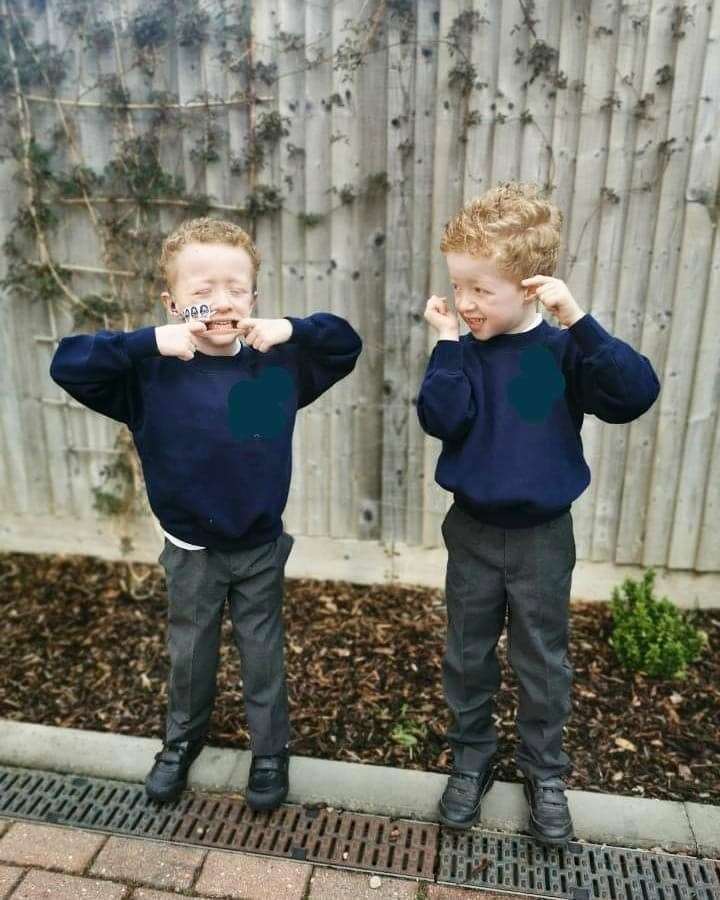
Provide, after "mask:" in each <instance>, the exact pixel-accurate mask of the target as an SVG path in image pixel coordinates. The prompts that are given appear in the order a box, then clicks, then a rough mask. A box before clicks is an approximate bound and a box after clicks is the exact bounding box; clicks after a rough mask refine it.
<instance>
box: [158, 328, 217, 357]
mask: <svg viewBox="0 0 720 900" xmlns="http://www.w3.org/2000/svg"><path fill="white" fill-rule="evenodd" d="M206 331H207V326H206V325H205V323H204V322H201V321H200V320H199V319H191V320H190V321H189V322H186V323H185V322H183V323H182V324H178V325H175V324H172V325H158V326H157V327H156V328H155V340H156V341H157V345H158V350H159V351H160V355H161V356H177V357H178V359H183V360H185V362H187V361H188V360H190V359H192V358H193V356H194V354H195V351H196V350H197V347H196V346H195V343H194V342H193V339H192V335H193V334H203V333H204V332H206Z"/></svg>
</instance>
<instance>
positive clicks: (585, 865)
mask: <svg viewBox="0 0 720 900" xmlns="http://www.w3.org/2000/svg"><path fill="white" fill-rule="evenodd" d="M437 880H438V882H442V883H445V884H462V885H464V886H466V887H477V888H489V889H492V890H496V891H508V892H514V893H520V892H521V893H524V894H537V895H539V896H543V897H548V896H549V897H564V898H570V900H635V898H637V900H720V861H715V860H709V859H708V860H698V859H695V858H694V857H692V856H675V855H672V854H663V853H650V852H645V851H641V850H623V849H619V848H617V847H608V846H606V845H602V846H600V845H599V844H579V843H576V842H570V843H569V844H567V846H566V847H565V848H550V847H546V846H545V845H543V844H540V843H537V842H536V841H533V840H532V839H531V838H525V837H522V836H521V835H507V834H500V833H497V832H490V831H480V832H474V831H473V832H467V833H457V832H452V831H449V830H443V832H442V835H441V842H440V868H439V871H438V876H437Z"/></svg>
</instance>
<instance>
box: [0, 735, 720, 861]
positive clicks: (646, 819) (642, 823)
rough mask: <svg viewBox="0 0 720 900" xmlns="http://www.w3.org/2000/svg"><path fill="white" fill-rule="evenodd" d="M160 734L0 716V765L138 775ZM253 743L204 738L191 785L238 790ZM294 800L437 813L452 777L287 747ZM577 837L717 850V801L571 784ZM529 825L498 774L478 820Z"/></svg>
mask: <svg viewBox="0 0 720 900" xmlns="http://www.w3.org/2000/svg"><path fill="white" fill-rule="evenodd" d="M161 746H162V743H161V741H160V739H154V738H143V737H132V736H129V735H121V734H112V733H109V732H101V731H86V730H83V729H75V728H59V727H54V726H50V725H37V724H34V723H30V722H16V721H14V720H12V719H0V764H3V765H8V766H20V767H25V768H31V769H48V770H51V771H56V772H62V773H65V774H78V775H89V776H94V777H101V778H112V779H117V780H120V781H133V782H142V781H144V779H145V775H146V774H147V772H148V771H149V769H150V767H151V766H152V763H153V758H154V755H155V753H157V752H158V750H159V749H160V748H161ZM249 766H250V752H249V751H247V750H228V749H224V748H219V747H212V746H207V747H205V748H204V749H203V751H202V753H201V754H200V756H199V757H198V759H197V760H196V762H195V763H194V764H193V767H192V769H191V772H190V778H189V779H188V787H189V788H190V789H193V790H206V791H218V792H219V791H223V792H232V793H241V792H242V791H243V790H244V788H245V784H246V782H247V774H248V770H249ZM290 779H291V781H290V794H289V796H288V801H289V802H291V803H300V804H302V803H317V802H324V803H326V804H327V805H329V806H333V807H336V808H340V809H347V810H352V811H354V812H363V813H369V814H375V815H385V816H391V817H392V818H405V819H418V820H420V821H429V822H437V812H436V807H437V801H438V799H439V797H440V794H441V793H442V791H443V788H444V786H445V782H446V776H445V775H441V774H437V773H434V772H421V771H417V770H414V769H395V768H390V767H386V766H373V765H366V764H362V763H348V762H338V761H335V760H321V759H314V758H311V757H304V756H291V762H290ZM567 795H568V803H569V805H570V810H571V813H572V816H573V820H574V823H575V832H576V836H577V838H578V839H579V840H584V841H588V842H592V843H598V844H610V845H613V846H620V847H629V848H633V849H652V848H655V849H662V850H666V851H669V852H681V853H682V852H685V853H691V854H697V855H699V856H701V857H710V858H717V857H720V806H713V805H710V804H703V803H691V802H681V801H669V800H652V799H646V798H641V797H633V796H625V795H618V794H598V793H592V792H588V791H574V790H569V791H568V793H567ZM478 827H481V828H484V829H488V830H492V831H507V832H512V833H518V832H526V831H527V805H526V802H525V799H524V797H523V791H522V786H521V785H520V784H514V783H512V784H511V783H507V782H500V781H496V782H495V783H494V784H493V786H492V788H491V789H490V791H489V793H488V795H487V797H486V798H485V800H484V802H483V815H482V820H481V822H480V823H479V826H478Z"/></svg>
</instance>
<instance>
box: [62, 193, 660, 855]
mask: <svg viewBox="0 0 720 900" xmlns="http://www.w3.org/2000/svg"><path fill="white" fill-rule="evenodd" d="M561 226H562V213H561V212H560V210H559V209H557V207H555V206H554V205H553V204H552V203H550V202H549V201H548V200H547V199H546V198H544V197H543V195H542V194H541V193H540V190H539V189H538V188H537V186H535V185H533V184H528V183H522V182H500V183H499V184H498V185H496V186H495V187H493V188H492V189H490V190H488V191H487V192H486V193H485V194H483V195H482V196H480V197H478V198H476V199H474V200H472V201H471V202H469V203H467V204H466V205H465V206H464V207H463V208H462V209H461V210H460V212H459V213H458V214H457V215H456V216H455V217H454V218H452V219H451V220H450V221H449V222H448V223H447V224H446V226H445V229H444V232H443V235H442V240H441V244H440V249H441V251H442V253H443V254H444V255H445V258H446V261H447V265H448V271H449V275H450V280H451V283H452V289H453V303H452V304H449V303H448V302H447V298H445V297H437V296H435V295H433V296H432V297H431V298H430V299H429V300H428V301H427V304H426V307H425V319H426V321H427V322H428V324H429V325H430V326H431V327H432V328H433V329H434V330H435V331H436V332H437V342H436V344H435V346H434V349H433V351H432V354H431V357H430V360H429V362H428V365H427V370H426V373H425V376H424V379H423V382H422V385H421V389H420V392H419V395H418V399H417V414H418V418H419V422H420V425H421V427H422V428H423V430H424V431H425V432H426V433H427V434H429V435H432V436H434V437H436V438H438V439H439V440H440V441H442V451H441V453H440V456H439V459H438V463H437V468H436V472H435V478H436V481H437V482H438V484H440V485H441V486H442V487H443V488H444V489H445V490H447V491H450V492H452V494H453V498H454V502H453V504H452V505H451V507H450V509H449V511H448V513H447V515H446V517H445V519H444V521H443V523H442V534H443V539H444V541H445V544H446V547H447V550H448V566H447V572H446V581H445V594H446V601H447V614H448V627H447V645H446V652H445V655H444V658H443V687H444V693H445V698H446V701H447V704H448V707H449V709H450V712H451V718H452V725H451V728H450V729H449V731H448V735H447V737H448V741H449V744H450V746H451V748H452V751H453V768H452V773H451V775H450V777H449V778H448V782H447V786H446V788H445V791H444V793H443V795H442V798H441V800H440V808H439V817H440V820H441V821H442V822H443V823H444V824H445V825H447V826H450V827H454V828H467V827H469V826H470V825H472V824H474V823H475V822H477V821H478V819H479V818H480V812H481V801H482V798H483V796H484V795H485V794H486V792H487V791H488V790H489V788H490V786H491V784H492V781H493V762H494V757H495V754H496V747H497V735H496V733H495V729H494V725H493V720H492V700H493V695H494V694H495V693H496V692H497V690H498V688H499V685H500V669H499V665H498V661H497V657H496V645H497V642H498V640H499V638H500V635H501V633H502V630H503V627H504V625H505V615H506V611H507V619H508V654H509V659H510V662H511V665H512V667H513V669H514V672H515V674H516V676H517V678H518V681H519V687H520V693H519V708H518V713H517V729H518V736H519V741H518V745H517V750H516V760H515V761H516V764H517V767H518V769H519V770H520V771H521V772H522V775H523V785H524V791H525V796H526V798H527V801H528V805H529V812H530V830H531V833H532V835H533V836H534V837H536V838H538V839H540V840H542V841H544V842H546V843H549V844H563V843H564V842H566V841H567V840H569V839H571V838H572V837H573V825H572V819H571V816H570V812H569V809H568V804H567V799H566V796H565V790H566V784H565V782H564V781H563V776H565V775H567V774H568V773H569V772H571V771H572V765H571V762H570V759H569V757H568V755H567V754H566V753H565V752H564V750H563V748H562V733H563V726H564V724H565V722H566V720H567V718H568V715H569V712H570V693H571V682H572V671H573V670H572V667H571V665H570V663H569V661H568V656H567V651H568V612H569V609H568V607H569V599H570V585H571V578H572V571H573V567H574V565H575V540H574V535H573V523H572V517H571V513H570V506H571V504H572V502H573V500H575V499H576V498H577V497H578V496H579V495H580V494H582V492H583V491H584V490H585V488H586V487H587V486H588V484H589V482H590V471H589V469H588V466H587V464H586V462H585V460H584V458H583V448H582V441H581V438H580V430H581V427H582V423H583V415H584V414H585V413H590V414H593V415H595V416H598V417H599V418H601V419H602V420H603V421H606V422H614V423H621V422H631V421H632V420H633V419H636V418H637V417H638V416H640V415H642V414H643V413H644V412H645V411H646V410H647V409H648V408H649V407H650V406H651V405H652V403H653V402H654V400H655V399H656V397H657V395H658V392H659V387H660V385H659V382H658V379H657V376H656V374H655V372H654V370H653V368H652V366H651V364H650V362H649V361H648V359H647V358H646V357H645V356H642V355H641V354H639V353H638V352H636V351H635V350H634V349H633V348H632V347H630V346H629V345H628V344H627V343H625V342H623V341H622V340H619V339H618V338H615V337H613V336H612V335H611V334H609V333H608V332H607V331H606V330H605V329H604V328H603V327H602V326H601V325H600V324H599V322H597V320H596V319H594V318H593V317H592V315H590V314H587V313H584V312H583V310H582V309H581V308H580V307H579V306H578V304H577V302H576V301H575V299H574V298H573V296H572V295H571V293H570V292H569V290H568V288H567V285H566V284H565V283H564V282H563V281H561V280H560V279H558V278H555V277H553V275H552V273H553V271H554V270H555V268H556V266H557V260H558V250H559V247H560V233H561ZM259 268H260V257H259V254H258V251H257V249H256V248H255V246H254V245H253V242H252V241H251V239H250V237H249V236H248V234H247V233H246V232H245V231H243V230H242V229H241V228H239V227H238V226H236V225H233V224H231V223H227V222H222V221H218V220H215V219H209V218H203V219H195V220H191V221H189V222H186V223H184V224H183V225H182V226H181V227H180V228H179V229H178V230H177V231H175V232H174V233H173V234H172V235H170V237H168V238H167V240H166V241H165V243H164V245H163V249H162V254H161V258H160V269H161V275H162V276H163V279H164V281H165V284H166V286H167V291H166V292H165V293H163V294H162V300H163V302H164V304H165V305H166V307H167V310H168V313H169V315H170V317H171V318H172V317H180V318H182V317H183V315H184V313H185V311H186V310H187V309H192V308H193V307H202V306H203V305H205V306H207V307H208V309H209V310H210V316H209V317H203V318H202V319H200V318H193V317H189V318H188V319H187V320H185V319H183V320H182V321H180V322H178V323H171V324H167V325H162V326H157V327H155V326H150V327H144V328H140V329H138V330H136V331H132V332H116V331H99V332H97V333H96V334H89V335H84V334H80V335H74V336H70V337H66V338H63V339H62V340H61V341H60V344H59V346H58V348H57V351H56V353H55V356H54V358H53V361H52V365H51V368H50V374H51V377H52V378H53V380H54V381H55V382H56V383H57V384H59V385H60V386H61V387H63V388H64V389H65V390H66V391H67V392H68V393H69V394H71V395H72V396H73V397H75V398H76V399H77V400H78V401H79V402H81V403H83V404H84V405H85V406H88V407H90V408H91V409H93V410H95V411H97V412H100V413H102V414H104V415H106V416H110V417H111V418H113V419H115V420H116V421H119V422H122V423H124V424H125V425H127V426H128V428H129V429H130V430H131V432H132V435H133V439H134V442H135V446H136V448H137V451H138V455H139V458H140V460H141V463H142V467H143V473H144V476H145V483H146V486H147V491H148V499H149V503H150V506H151V509H152V510H153V512H154V514H155V515H156V516H157V518H158V520H159V522H160V524H161V526H162V528H163V532H164V534H165V544H164V547H163V550H162V552H161V554H160V557H159V560H158V561H159V562H160V563H161V564H162V565H163V567H164V569H165V573H166V578H167V587H168V649H169V655H170V675H169V685H168V708H167V717H166V728H165V732H166V733H165V739H164V741H163V748H162V750H161V751H160V752H159V753H158V754H157V755H156V757H155V763H154V765H153V767H152V769H151V771H150V772H149V774H148V776H147V779H146V782H145V787H146V791H147V794H148V795H149V796H150V797H151V798H153V799H155V800H157V801H168V800H173V799H175V798H177V797H178V796H179V794H180V793H181V792H182V790H183V789H184V787H185V785H186V783H187V775H188V770H189V768H190V766H191V764H192V762H193V761H194V759H195V758H196V757H197V755H198V754H199V753H200V750H201V749H202V747H203V744H204V742H205V739H206V735H207V732H208V726H209V722H210V717H211V713H212V709H213V705H214V702H215V692H216V673H217V667H218V659H219V645H220V633H221V623H222V617H223V611H224V607H225V604H226V603H227V604H228V605H229V609H230V617H231V621H232V629H233V637H234V640H235V643H236V645H237V648H238V651H239V655H240V660H241V667H242V682H243V693H244V702H245V709H246V715H247V721H248V727H249V731H250V735H251V751H252V761H251V766H250V774H249V779H248V785H247V790H246V800H247V803H248V805H249V806H250V807H251V808H253V809H259V810H270V809H274V808H275V807H277V806H278V805H279V804H281V803H282V802H283V800H285V798H286V796H287V793H288V759H289V756H288V752H289V751H288V746H289V719H288V703H287V689H286V679H285V665H284V651H283V643H284V633H283V620H282V603H283V580H284V567H285V563H286V561H287V559H288V557H289V554H290V551H291V549H292V546H293V543H294V539H293V538H292V537H291V536H290V535H289V534H287V533H286V532H285V531H284V529H283V524H282V518H281V516H282V512H283V510H284V508H285V504H286V501H287V497H288V492H289V487H290V477H291V448H292V434H293V428H294V424H295V416H296V412H297V410H298V409H302V408H303V407H304V406H307V405H308V404H310V403H312V402H313V401H314V400H315V399H316V398H317V397H319V396H320V395H321V394H323V393H324V392H325V391H327V390H328V389H329V388H331V387H332V385H333V384H335V383H336V382H337V381H339V380H340V379H342V378H344V377H345V376H347V375H348V374H350V372H352V370H353V368H354V367H355V364H356V361H357V359H358V357H359V355H360V352H361V349H362V341H361V338H360V336H359V335H358V334H357V332H356V331H355V330H354V329H353V328H352V327H351V325H350V324H349V323H348V322H347V321H345V319H343V318H341V317H339V316H336V315H332V314H330V313H326V312H316V313H313V314H312V315H309V316H307V317H305V318H297V317H294V316H284V317H282V318H277V319H267V318H255V317H253V315H252V313H253V311H254V308H255V304H256V301H257V276H258V270H259ZM540 303H542V304H543V306H544V307H545V308H546V309H548V310H549V311H550V312H551V313H552V315H553V316H554V317H555V318H556V319H557V320H558V322H559V323H560V325H562V326H564V328H558V327H555V326H552V325H550V324H548V323H547V322H546V321H545V320H544V319H543V317H542V315H541V314H540V312H539V311H538V310H539V304H540ZM459 318H462V320H463V321H464V322H465V323H466V324H467V325H468V327H469V331H468V332H467V333H466V334H464V335H463V336H460V334H459Z"/></svg>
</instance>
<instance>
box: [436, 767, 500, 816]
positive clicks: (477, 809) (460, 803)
mask: <svg viewBox="0 0 720 900" xmlns="http://www.w3.org/2000/svg"><path fill="white" fill-rule="evenodd" d="M494 768H495V767H494V765H493V763H492V761H491V762H489V763H488V764H487V766H485V768H484V769H482V770H481V771H480V772H469V771H467V770H464V769H457V768H453V770H452V773H451V775H450V777H449V778H448V783H447V786H446V788H445V791H444V792H443V795H442V797H441V798H440V806H439V809H440V821H441V822H442V824H443V825H447V826H448V828H469V827H470V826H471V825H474V824H475V822H477V821H478V819H479V818H480V813H481V803H482V798H483V797H484V796H485V794H487V792H488V791H489V790H490V788H491V786H492V783H493V771H494Z"/></svg>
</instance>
